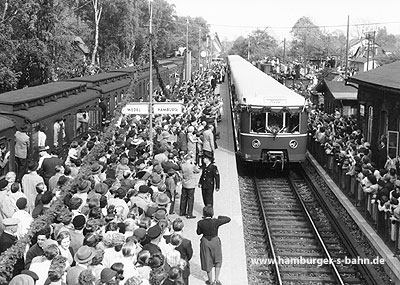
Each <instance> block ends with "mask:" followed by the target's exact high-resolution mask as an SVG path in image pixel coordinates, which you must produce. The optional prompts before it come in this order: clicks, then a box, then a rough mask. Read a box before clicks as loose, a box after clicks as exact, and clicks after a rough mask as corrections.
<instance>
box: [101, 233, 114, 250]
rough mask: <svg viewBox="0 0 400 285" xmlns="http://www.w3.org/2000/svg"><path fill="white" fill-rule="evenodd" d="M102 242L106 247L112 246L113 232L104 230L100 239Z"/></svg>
mask: <svg viewBox="0 0 400 285" xmlns="http://www.w3.org/2000/svg"><path fill="white" fill-rule="evenodd" d="M102 241H103V243H104V245H105V246H107V247H112V246H113V232H110V231H108V232H106V233H105V234H104V236H103V239H102Z"/></svg>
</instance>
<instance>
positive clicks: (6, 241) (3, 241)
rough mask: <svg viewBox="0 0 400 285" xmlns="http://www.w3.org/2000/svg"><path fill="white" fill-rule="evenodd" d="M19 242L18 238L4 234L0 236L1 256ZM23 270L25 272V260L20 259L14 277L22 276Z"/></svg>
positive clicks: (16, 264) (15, 266)
mask: <svg viewBox="0 0 400 285" xmlns="http://www.w3.org/2000/svg"><path fill="white" fill-rule="evenodd" d="M17 240H18V239H17V237H16V236H13V235H11V234H9V233H6V232H3V233H2V234H1V235H0V254H1V253H3V252H4V251H6V250H7V249H9V248H10V247H12V246H13V245H14V244H16V242H17ZM22 270H24V260H23V259H22V258H18V259H17V262H16V263H15V265H14V270H13V276H15V275H18V274H20V273H21V271H22Z"/></svg>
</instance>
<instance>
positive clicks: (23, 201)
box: [15, 197, 28, 210]
mask: <svg viewBox="0 0 400 285" xmlns="http://www.w3.org/2000/svg"><path fill="white" fill-rule="evenodd" d="M15 204H16V205H17V207H18V209H20V210H22V209H25V208H26V205H27V204H28V200H26V198H25V197H21V198H18V200H17V202H15Z"/></svg>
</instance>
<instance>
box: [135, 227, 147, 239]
mask: <svg viewBox="0 0 400 285" xmlns="http://www.w3.org/2000/svg"><path fill="white" fill-rule="evenodd" d="M133 235H134V236H135V237H137V238H138V240H141V239H143V238H144V237H145V236H146V230H145V229H144V228H137V229H136V230H134V231H133Z"/></svg>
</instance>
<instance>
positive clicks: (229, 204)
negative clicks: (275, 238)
mask: <svg viewBox="0 0 400 285" xmlns="http://www.w3.org/2000/svg"><path fill="white" fill-rule="evenodd" d="M217 88H218V89H217V90H216V92H219V93H220V94H221V97H222V98H223V100H224V106H223V108H224V114H223V117H222V121H221V122H220V123H219V124H218V127H217V130H218V131H219V132H220V137H221V139H219V140H218V141H217V143H218V149H217V150H216V151H215V164H216V165H217V167H218V169H219V172H220V177H221V190H220V191H219V192H215V194H214V212H215V213H214V214H215V216H218V215H224V216H229V217H230V218H231V219H232V220H231V222H230V223H228V224H226V225H223V226H221V227H220V229H219V237H220V238H221V242H222V256H223V262H222V269H221V274H220V278H219V280H220V281H221V283H222V284H223V285H232V284H240V285H246V284H248V280H247V267H246V253H245V248H244V236H243V221H242V212H241V205H240V195H239V183H238V175H237V170H236V160H235V152H234V148H233V146H234V143H233V132H232V121H231V118H230V113H231V112H230V106H229V99H228V94H227V92H228V91H227V83H226V82H225V83H222V84H221V85H218V86H217ZM179 202H180V201H179V200H177V204H179ZM203 206H204V205H203V199H202V197H201V190H200V189H199V188H196V191H195V199H194V211H193V215H195V216H196V219H186V218H183V221H184V223H185V228H184V231H183V235H184V236H185V237H186V238H188V239H190V240H191V241H192V245H193V251H194V254H193V258H192V260H191V261H190V267H191V275H190V279H189V284H190V285H204V284H205V281H206V280H207V274H206V272H204V271H202V270H201V266H200V236H198V235H197V234H196V228H197V222H198V221H199V220H200V219H201V217H202V209H203ZM177 209H178V206H177V205H176V206H175V211H176V210H177ZM176 217H177V216H176V215H172V216H171V219H172V220H173V219H174V218H176ZM213 274H214V273H213Z"/></svg>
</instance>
